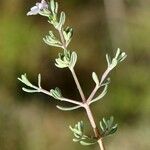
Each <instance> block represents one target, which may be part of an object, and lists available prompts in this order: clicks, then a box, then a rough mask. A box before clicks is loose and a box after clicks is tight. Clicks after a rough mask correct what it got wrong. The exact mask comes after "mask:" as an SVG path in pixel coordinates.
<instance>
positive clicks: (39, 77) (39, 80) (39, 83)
mask: <svg viewBox="0 0 150 150" xmlns="http://www.w3.org/2000/svg"><path fill="white" fill-rule="evenodd" d="M38 86H39V88H41V74H38Z"/></svg>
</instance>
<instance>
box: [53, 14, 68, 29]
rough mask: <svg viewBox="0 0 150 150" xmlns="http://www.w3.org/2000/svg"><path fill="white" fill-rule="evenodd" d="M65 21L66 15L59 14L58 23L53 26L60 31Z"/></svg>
mask: <svg viewBox="0 0 150 150" xmlns="http://www.w3.org/2000/svg"><path fill="white" fill-rule="evenodd" d="M65 20H66V15H65V13H64V12H61V14H60V20H59V23H58V24H57V26H55V28H56V29H58V30H61V29H62V26H63V25H64V23H65Z"/></svg>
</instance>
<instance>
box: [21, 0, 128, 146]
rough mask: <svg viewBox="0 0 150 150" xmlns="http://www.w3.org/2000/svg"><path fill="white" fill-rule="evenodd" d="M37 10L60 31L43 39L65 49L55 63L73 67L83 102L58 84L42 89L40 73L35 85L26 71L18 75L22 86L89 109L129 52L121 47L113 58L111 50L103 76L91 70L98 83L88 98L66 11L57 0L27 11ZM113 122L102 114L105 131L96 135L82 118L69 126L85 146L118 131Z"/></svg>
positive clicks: (104, 90) (111, 118) (102, 128)
mask: <svg viewBox="0 0 150 150" xmlns="http://www.w3.org/2000/svg"><path fill="white" fill-rule="evenodd" d="M37 14H39V15H42V16H44V17H46V18H48V22H49V23H50V24H51V25H52V26H53V27H54V29H55V30H56V31H57V32H58V34H59V37H58V35H57V34H56V32H54V31H52V30H50V31H49V33H48V35H46V36H45V37H44V38H43V40H44V42H45V43H46V44H47V45H49V46H53V47H57V48H61V49H62V50H63V51H61V52H59V54H58V58H56V59H55V66H56V67H58V68H61V69H62V68H68V69H69V70H70V71H71V73H72V75H73V77H74V80H75V82H76V85H77V88H78V90H79V93H80V95H81V98H82V102H79V101H76V100H72V99H69V98H65V97H63V96H62V93H61V90H60V89H59V88H57V87H56V88H55V89H51V90H48V91H47V90H45V89H43V88H42V87H41V75H40V74H39V75H38V85H37V86H36V85H33V84H32V83H31V82H30V81H29V80H28V78H27V76H26V74H23V75H21V78H18V79H19V80H20V81H21V82H22V83H24V84H25V85H26V86H27V87H23V88H22V90H23V91H25V92H28V93H35V92H41V93H44V94H47V95H49V96H51V97H53V98H54V99H56V100H60V101H62V102H68V103H70V104H73V105H74V106H71V107H64V106H59V105H57V106H56V107H57V108H58V109H60V110H62V111H72V110H75V109H78V108H85V109H86V110H87V108H88V107H89V109H90V104H92V103H94V102H96V101H98V100H100V99H102V98H103V97H104V96H105V95H106V93H107V91H108V85H109V83H110V78H109V77H108V75H109V73H110V72H111V70H112V69H113V68H115V67H116V66H117V65H118V64H119V63H120V62H122V61H123V60H124V59H125V58H126V56H127V55H126V53H125V52H121V50H120V49H119V48H118V49H117V51H116V54H115V56H114V57H113V58H111V57H110V56H109V55H108V54H107V55H106V60H107V64H108V66H107V68H106V70H105V71H104V73H103V74H102V76H101V77H100V76H99V75H97V74H96V73H95V72H93V73H92V78H93V81H94V83H95V88H94V89H93V91H92V92H91V94H90V96H89V97H88V98H87V99H85V96H84V93H83V91H82V88H81V86H80V83H79V81H78V79H77V76H76V74H75V71H74V68H75V65H76V63H77V53H76V52H75V51H71V50H70V49H68V45H69V44H70V42H71V40H72V37H73V29H72V28H71V27H69V26H65V21H66V15H65V13H64V12H63V11H61V12H60V13H59V11H58V3H57V2H55V1H54V0H50V2H46V1H45V0H41V3H36V5H35V6H34V7H32V8H31V9H30V11H29V12H28V13H27V15H37ZM100 88H103V90H102V91H101V92H100V94H98V96H97V97H94V96H95V94H96V93H97V92H99V89H100ZM87 106H88V107H87ZM91 116H92V115H91ZM91 116H90V117H91ZM90 117H89V118H90ZM93 120H94V119H93ZM113 122H114V118H113V117H110V119H108V120H106V119H105V118H103V120H102V121H100V128H101V130H102V133H101V134H99V133H98V134H99V135H98V136H97V135H95V137H94V136H88V135H86V134H85V133H84V126H83V122H82V121H80V122H78V123H77V124H75V126H74V127H71V126H70V129H71V131H72V132H73V134H74V138H73V141H74V142H79V143H80V144H82V145H86V146H87V145H93V144H95V143H97V141H98V140H99V139H101V138H103V137H105V136H107V135H111V134H113V133H115V132H116V131H117V124H114V123H113Z"/></svg>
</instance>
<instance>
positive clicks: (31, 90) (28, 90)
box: [22, 87, 38, 93]
mask: <svg viewBox="0 0 150 150" xmlns="http://www.w3.org/2000/svg"><path fill="white" fill-rule="evenodd" d="M22 90H23V91H24V92H27V93H36V92H38V90H33V89H27V88H24V87H23V88H22Z"/></svg>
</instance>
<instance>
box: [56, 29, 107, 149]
mask: <svg viewBox="0 0 150 150" xmlns="http://www.w3.org/2000/svg"><path fill="white" fill-rule="evenodd" d="M59 34H60V38H61V42H62V46H63V49H64V50H66V48H67V46H66V42H65V39H64V35H63V28H61V30H59ZM70 71H71V73H72V76H73V78H74V81H75V83H76V86H77V88H78V91H79V93H80V96H81V98H82V101H83V105H84V108H85V110H86V113H87V116H88V118H89V121H90V123H91V126H92V128H93V131H94V134H95V137H96V138H97V139H98V141H97V142H98V144H99V147H100V150H105V148H104V144H103V141H102V137H101V135H100V133H99V130H98V128H97V126H96V123H95V120H94V117H93V114H92V112H91V109H90V107H89V105H88V101H90V100H91V99H92V98H93V96H94V94H95V93H96V91H97V88H96V89H94V91H93V92H92V94H91V95H90V97H89V98H88V100H86V98H85V95H84V93H83V90H82V88H81V85H80V83H79V80H78V78H77V75H76V73H75V71H74V69H70Z"/></svg>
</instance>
